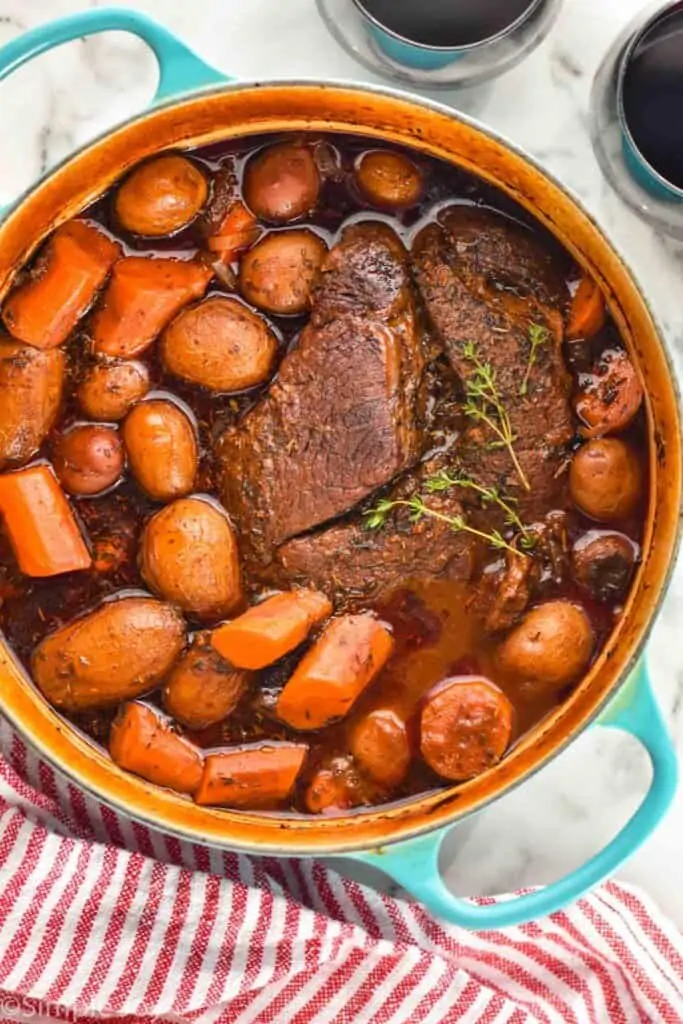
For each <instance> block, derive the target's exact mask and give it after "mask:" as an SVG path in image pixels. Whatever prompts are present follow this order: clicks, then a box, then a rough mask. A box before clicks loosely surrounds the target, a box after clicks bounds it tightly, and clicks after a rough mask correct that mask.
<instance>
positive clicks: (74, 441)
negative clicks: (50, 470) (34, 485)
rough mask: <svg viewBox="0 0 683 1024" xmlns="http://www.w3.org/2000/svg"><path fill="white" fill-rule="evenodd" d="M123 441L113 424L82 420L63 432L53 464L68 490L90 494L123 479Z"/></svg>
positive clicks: (54, 454)
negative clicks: (98, 424)
mask: <svg viewBox="0 0 683 1024" xmlns="http://www.w3.org/2000/svg"><path fill="white" fill-rule="evenodd" d="M125 461H126V460H125V455H124V451H123V444H122V442H121V438H120V436H119V432H118V430H116V429H115V428H114V427H106V426H96V425H95V424H92V425H91V424H79V425H77V426H75V427H72V428H71V429H70V430H69V431H67V433H66V434H62V435H61V436H60V437H59V438H58V440H57V442H56V443H55V446H54V451H53V460H52V462H53V465H54V468H55V472H56V474H57V476H58V478H59V482H60V483H61V485H62V487H63V488H64V490H65V491H67V492H68V493H69V494H73V495H75V496H76V497H90V496H92V495H94V494H101V493H102V491H106V490H108V489H109V488H110V487H113V486H114V484H115V483H116V482H117V481H118V480H120V479H121V476H122V475H123V470H124V466H125Z"/></svg>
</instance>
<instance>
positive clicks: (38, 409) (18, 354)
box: [0, 337, 66, 469]
mask: <svg viewBox="0 0 683 1024" xmlns="http://www.w3.org/2000/svg"><path fill="white" fill-rule="evenodd" d="M65 368H66V359H65V356H64V352H63V351H62V350H61V349H48V350H46V351H44V352H41V351H40V349H36V348H32V347H31V346H30V345H23V344H22V343H21V342H18V341H14V340H13V339H12V338H8V337H0V469H4V468H5V467H6V466H9V465H20V464H21V463H22V462H28V460H29V459H30V458H31V456H33V455H35V453H36V452H37V451H38V449H39V448H40V446H41V444H42V443H43V441H44V440H45V438H46V437H47V435H48V433H49V432H50V430H51V429H52V427H53V426H54V424H55V421H56V419H57V416H58V414H59V410H60V407H61V404H62V397H63V394H64V376H65Z"/></svg>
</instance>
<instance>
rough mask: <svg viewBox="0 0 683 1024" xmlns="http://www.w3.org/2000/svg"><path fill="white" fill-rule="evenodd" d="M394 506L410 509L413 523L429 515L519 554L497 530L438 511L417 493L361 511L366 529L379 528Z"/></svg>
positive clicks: (492, 545) (384, 500) (458, 531)
mask: <svg viewBox="0 0 683 1024" xmlns="http://www.w3.org/2000/svg"><path fill="white" fill-rule="evenodd" d="M395 508H409V509H410V511H411V516H410V520H411V522H413V523H419V522H420V520H421V519H424V517H425V516H430V517H431V518H432V519H439V520H440V521H441V522H443V523H448V525H449V526H450V527H451V529H453V530H455V531H456V532H457V533H469V534H471V535H472V536H473V537H478V538H479V539H480V540H485V541H486V543H487V544H490V545H491V547H494V548H496V549H499V550H505V551H511V552H512V554H513V555H519V554H520V552H519V551H518V550H517V549H516V548H513V546H512V545H511V544H508V542H507V541H506V540H505V538H504V537H503V535H502V533H501V532H500V531H499V530H491V532H490V533H486V532H485V531H484V530H477V529H475V528H474V526H470V524H469V523H468V522H467V520H466V519H465V517H464V516H463V515H457V516H449V515H446V514H445V513H444V512H438V511H437V510H436V509H434V508H430V507H429V505H427V504H426V503H425V501H424V498H421V497H420V496H419V495H414V496H413V497H412V498H402V499H399V500H397V501H390V500H389V499H388V498H382V500H381V501H379V502H378V503H377V505H375V507H374V508H371V509H368V511H367V512H364V513H363V515H365V517H366V520H367V522H366V526H367V527H368V529H369V530H379V529H381V528H382V527H383V526H384V524H385V523H386V521H387V518H388V516H389V513H390V512H391V511H392V510H393V509H395Z"/></svg>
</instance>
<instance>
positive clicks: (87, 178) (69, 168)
mask: <svg viewBox="0 0 683 1024" xmlns="http://www.w3.org/2000/svg"><path fill="white" fill-rule="evenodd" d="M301 130H314V131H324V132H334V131H344V132H352V133H356V134H359V135H365V136H367V137H369V138H375V139H385V140H391V141H392V142H396V143H402V144H404V145H408V146H413V147H415V148H416V149H419V150H421V151H423V152H424V153H427V154H429V155H430V156H434V157H438V158H441V159H445V160H448V161H451V162H453V163H455V164H458V165H460V166H461V167H463V168H464V169H466V170H468V171H470V172H473V173H475V174H478V175H479V176H481V177H482V178H484V179H485V180H486V181H488V182H490V183H491V184H493V185H495V186H496V187H498V188H499V189H501V190H502V191H503V192H505V193H507V194H508V195H509V196H511V197H512V198H513V199H515V200H516V201H517V202H519V203H521V205H522V206H524V207H526V208H527V209H528V210H530V211H531V212H532V213H533V214H535V216H536V217H537V219H538V220H539V221H540V222H541V223H542V224H544V225H545V226H546V227H547V228H549V229H550V231H551V232H553V234H554V235H555V236H556V237H557V238H558V239H559V240H560V241H561V242H562V244H563V245H564V246H565V247H566V248H567V249H568V250H569V251H570V252H571V253H572V255H573V256H574V257H575V258H576V260H577V261H578V262H579V263H580V264H582V265H583V267H584V268H585V269H586V270H587V271H588V273H589V274H590V275H592V276H593V277H594V278H595V280H596V281H598V282H599V284H600V285H601V287H602V289H603V291H604V294H605V296H606V298H607V301H608V303H609V306H610V309H611V312H612V315H613V317H614V319H615V321H616V324H617V326H618V327H619V329H620V331H621V334H622V337H623V340H624V343H625V345H626V347H627V348H628V350H629V352H630V354H631V356H632V358H633V359H634V360H635V362H636V363H637V365H638V367H639V369H640V373H641V376H642V379H643V382H644V384H645V388H646V393H647V410H648V422H649V445H650V465H651V467H652V472H651V493H650V505H649V515H648V520H647V525H646V529H645V538H644V548H643V562H642V565H641V567H640V570H639V573H638V576H637V579H636V581H635V584H634V586H633V589H632V592H631V595H630V597H629V600H628V603H627V605H626V609H625V612H624V615H623V617H622V619H621V621H620V623H619V626H618V628H617V629H616V630H615V632H614V634H613V635H612V637H611V638H610V640H609V641H608V643H607V644H606V645H605V647H604V649H603V650H602V653H601V655H600V657H599V659H598V660H597V661H596V663H595V664H594V666H593V668H592V669H591V672H590V674H589V675H588V676H587V677H586V678H585V679H584V681H583V682H582V684H581V685H580V686H579V687H578V688H577V689H576V690H575V692H574V693H573V694H572V696H571V697H570V699H569V700H567V701H566V702H565V703H564V704H563V705H562V706H561V707H560V708H558V709H557V711H555V712H554V713H553V714H552V715H551V716H550V717H548V718H547V719H546V720H544V722H543V723H542V724H541V725H540V726H539V727H537V728H536V729H535V730H534V731H533V732H531V733H529V734H528V735H527V736H525V738H524V740H523V741H522V742H521V743H520V744H519V745H518V746H517V747H516V748H515V749H514V750H513V751H512V752H511V754H510V755H509V756H508V757H507V758H506V759H505V760H504V761H503V762H502V764H500V765H499V766H498V767H496V768H494V769H492V770H491V771H489V772H487V773H486V774H484V775H481V776H479V777H478V778H476V779H474V780H472V781H471V782H469V783H467V784H465V785H461V786H459V787H457V788H454V789H451V790H442V791H440V792H438V793H436V794H431V795H429V796H423V797H420V798H416V799H413V800H411V801H410V802H408V803H403V804H401V805H394V806H389V807H383V808H380V809H373V810H369V811H367V812H363V813H355V814H353V815H350V816H348V817H339V818H327V819H326V818H308V819H305V818H297V817H295V816H290V815H276V814H273V815H269V816H256V815H253V814H246V813H237V812H230V811H224V810H213V809H209V808H201V807H198V806H196V805H194V804H193V803H191V802H190V801H189V800H187V799H185V798H183V797H180V796H178V795H176V794H174V793H172V792H170V791H166V790H162V789H159V788H156V787H154V786H152V785H149V784H148V783H146V782H144V781H142V780H140V779H138V778H136V777H134V776H132V775H128V774H126V773H124V772H122V771H121V770H119V769H118V768H117V767H116V766H115V765H114V764H113V763H112V762H111V761H110V760H109V759H108V757H107V756H106V755H105V754H104V753H100V752H98V751H97V750H96V749H94V748H93V747H92V746H91V745H90V744H89V743H88V742H87V741H86V740H85V739H83V738H82V737H81V736H80V735H79V734H77V733H76V732H75V731H73V730H72V729H71V728H70V727H69V725H68V724H67V723H66V722H65V721H64V720H63V719H62V718H60V717H59V716H58V715H56V714H55V713H54V712H53V711H52V709H51V708H50V707H49V706H48V705H47V704H46V703H45V702H44V701H43V699H42V698H41V697H40V695H39V694H38V692H37V691H36V690H35V689H34V687H33V686H32V684H31V683H30V682H29V681H28V680H27V678H26V677H25V676H24V674H23V672H22V671H21V670H20V669H19V668H18V666H17V664H16V662H15V661H14V659H13V657H12V655H11V653H10V652H9V651H8V650H7V648H3V647H0V711H1V712H2V713H3V714H4V715H5V716H6V717H7V718H8V719H9V720H10V721H11V722H12V723H13V724H14V726H15V727H16V728H17V729H18V730H19V732H20V733H21V734H22V735H23V736H24V737H25V738H26V739H27V740H28V741H29V742H30V743H31V744H32V746H33V747H34V748H35V749H36V750H37V751H38V752H39V753H40V754H41V755H42V756H44V757H46V758H47V759H49V760H50V761H51V762H52V763H53V764H54V765H56V766H57V767H58V768H60V769H61V770H62V771H63V772H65V773H66V774H67V775H68V776H69V777H70V778H71V779H73V780H74V781H75V782H76V783H78V784H79V785H81V786H83V787H84V788H86V789H87V790H89V791H91V792H92V793H94V794H96V795H97V796H98V797H99V798H101V799H102V800H104V801H106V802H107V803H109V804H111V805H114V806H116V807H118V808H122V809H123V810H124V811H126V812H127V813H128V814H130V815H131V816H133V817H135V818H137V819H140V820H143V821H146V822H148V823H150V824H152V825H154V826H156V827H158V828H160V829H163V830H165V831H168V832H173V833H176V834H178V835H182V836H185V837H188V838H190V839H193V840H197V841H205V842H210V843H214V844H218V845H222V846H226V847H230V848H233V849H244V850H251V851H254V852H270V853H280V854H294V853H320V854H323V853H339V852H341V851H350V850H359V849H368V848H372V847H376V846H382V845H385V844H386V843H389V842H393V841H396V840H398V839H402V838H408V837H409V836H412V835H415V834H417V833H419V832H422V831H426V830H429V829H432V828H436V827H438V826H442V825H445V824H447V823H451V822H455V821H457V820H458V819H460V818H462V817H463V816H464V815H466V814H468V813H471V812H472V811H473V810H475V809H477V808H480V807H481V806H482V805H483V804H484V803H486V802H488V801H490V800H492V799H493V798H495V797H496V796H498V795H500V794H502V793H503V792H505V791H506V790H507V789H509V788H510V787H511V786H513V785H516V784H518V783H519V782H521V781H522V780H523V779H524V778H525V777H526V776H528V775H529V774H530V773H531V772H532V771H534V770H536V769H538V768H539V767H540V766H542V765H543V764H544V763H545V762H547V761H548V760H549V759H550V758H551V757H553V755H554V754H556V753H557V752H558V751H559V750H560V749H561V748H562V747H563V746H565V745H566V744H567V743H568V742H569V741H570V740H571V739H572V738H573V737H574V736H576V735H577V734H578V733H579V732H580V731H581V730H582V729H583V728H584V727H585V726H586V724H587V723H588V722H589V721H590V720H591V719H592V718H594V717H595V715H596V714H597V713H598V712H599V711H600V709H601V708H602V707H603V706H604V705H605V703H606V702H607V701H608V700H609V698H610V697H611V696H613V694H614V693H615V691H616V690H617V688H618V687H619V686H620V685H621V684H623V683H624V682H625V681H626V679H627V678H628V675H629V672H630V670H631V669H632V668H633V666H634V664H635V662H636V660H637V657H638V655H639V654H640V653H641V652H642V648H643V645H644V642H645V639H646V637H647V633H648V631H649V629H650V627H651V625H652V622H653V618H654V615H655V614H656V611H657V608H658V605H659V603H660V601H661V599H662V597H663V594H664V591H665V588H666V583H667V580H668V576H669V572H670V569H671V566H672V562H673V557H674V554H675V548H676V542H677V532H678V521H679V510H680V495H681V430H680V422H679V411H678V402H677V395H676V389H675V385H674V384H673V376H672V372H671V370H670V367H669V364H668V361H667V357H666V354H665V351H664V349H663V346H662V341H661V339H660V337H659V334H658V331H657V328H656V325H655V324H654V322H653V320H652V317H651V314H650V312H649V310H648V307H647V305H646V303H645V301H644V299H643V297H642V295H641V293H640V291H639V289H638V287H637V285H636V284H635V282H634V280H633V278H632V276H631V274H630V273H629V271H628V269H627V268H626V267H625V265H624V264H623V262H622V260H621V259H620V257H619V255H618V254H617V253H616V252H615V251H614V249H613V248H612V247H611V246H610V244H609V243H608V242H607V241H606V240H605V238H604V236H603V235H602V233H601V232H600V230H599V229H598V227H597V226H596V225H595V223H594V222H593V221H592V220H591V219H590V217H588V216H587V214H586V213H585V212H583V211H582V210H581V209H580V207H578V206H577V204H576V202H575V201H574V200H573V199H572V198H570V197H569V196H568V195H567V193H566V192H565V191H564V190H563V189H562V188H561V187H560V186H559V185H557V184H556V183H554V182H553V181H552V180H551V179H549V178H548V177H546V176H545V175H544V174H543V173H542V172H541V171H540V170H538V169H537V168H536V167H534V166H533V165H532V164H531V163H529V162H528V160H527V159H526V158H524V157H523V156H521V155H519V154H517V153H516V152H514V151H513V150H511V149H510V148H509V147H508V146H507V145H505V144H503V143H502V142H501V141H499V140H498V139H496V138H495V137H492V136H491V135H489V134H488V133H486V132H485V131H483V130H482V129H480V128H478V127H475V126H473V125H471V124H468V123H466V122H464V121H461V120H459V119H458V117H457V116H456V115H454V114H452V113H449V112H448V111H446V110H445V109H440V108H438V107H436V106H432V105H429V104H427V103H424V104H423V103H422V102H421V101H418V100H414V101H413V100H410V99H407V98H404V97H401V96H400V95H395V94H392V93H390V92H381V91H376V92H375V91H368V90H367V89H361V88H354V87H351V86H334V85H325V86H323V85H315V84H311V83H306V84H302V85H297V84H281V85H280V84H272V85H265V86H248V85H240V86H228V87H225V88H223V89H220V90H218V91H215V92H209V93H206V92H205V93H200V94H196V95H194V96H191V97H190V98H187V99H184V100H182V101H180V102H176V103H173V104H170V105H168V106H166V107H161V108H158V109H156V110H154V111H152V112H151V113H148V114H146V115H143V116H142V117H140V118H138V119H136V120H135V121H133V122H130V123H128V124H127V125H125V126H123V127H121V128H119V129H117V130H115V131H113V132H111V133H110V134H108V135H107V136H106V137H104V138H103V139H101V140H98V141H96V142H95V143H93V144H91V145H90V146H88V147H87V148H86V149H84V150H82V151H81V152H80V153H79V154H78V155H76V156H75V157H73V158H72V159H71V160H69V161H68V162H66V163H65V164H63V165H62V166H61V167H59V168H58V169H57V170H56V171H54V172H53V173H52V174H51V175H50V176H49V177H48V178H47V179H46V180H44V181H43V182H42V183H41V184H40V185H39V186H38V187H36V188H35V189H34V190H32V191H31V192H30V193H29V194H28V195H27V196H26V197H25V198H24V200H23V201H22V202H21V203H20V204H19V205H18V207H17V208H16V209H15V210H14V211H13V212H12V213H11V215H10V216H9V217H8V218H7V219H6V220H5V221H4V223H3V224H2V225H1V226H0V300H1V299H2V298H3V297H4V296H5V294H6V292H7V290H8V288H9V287H10V285H11V282H12V279H13V276H14V274H15V272H16V270H17V268H19V267H21V266H22V264H24V263H25V261H26V260H27V259H28V258H29V256H30V255H31V253H32V251H33V250H34V249H35V248H36V246H37V245H38V244H39V243H40V242H41V241H42V239H43V238H44V237H45V236H46V235H47V234H48V233H49V232H50V231H52V230H53V229H54V228H55V227H56V226H57V225H58V224H60V223H62V222H63V221H65V220H67V219H69V218H70V217H73V216H74V215H76V214H77V213H78V212H79V211H80V210H81V209H83V208H84V207H85V206H87V205H88V204H89V203H91V202H92V201H93V200H94V199H95V198H97V197H98V196H99V195H101V194H102V193H103V192H104V191H106V189H108V188H109V187H110V186H111V185H112V184H113V183H114V182H115V181H116V180H117V179H118V178H120V177H121V175H122V174H123V173H124V172H125V171H126V170H127V169H128V168H130V167H131V166H132V165H134V164H135V163H137V162H138V161H139V160H141V159H143V158H144V157H147V156H149V155H150V154H152V153H154V152H156V151H158V150H162V149H167V148H170V147H184V146H187V147H190V146H200V145H205V144H209V143H212V142H218V141H220V140H222V139H229V138H236V137H240V136H244V135H251V134H254V133H261V132H268V131H274V132H283V131H301Z"/></svg>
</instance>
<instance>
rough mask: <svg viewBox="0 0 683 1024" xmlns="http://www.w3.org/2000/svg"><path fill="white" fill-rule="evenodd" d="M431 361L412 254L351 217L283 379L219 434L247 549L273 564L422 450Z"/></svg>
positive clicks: (232, 506) (230, 499) (229, 500)
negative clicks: (285, 548)
mask: <svg viewBox="0 0 683 1024" xmlns="http://www.w3.org/2000/svg"><path fill="white" fill-rule="evenodd" d="M424 368H425V359H424V352H423V347H422V341H421V338H420V332H419V329H418V326H417V322H416V314H415V301H414V294H413V291H412V286H411V282H410V275H409V268H408V266H407V254H406V252H405V250H404V248H403V246H402V245H401V243H400V242H399V240H398V238H397V236H396V235H395V234H394V233H393V232H392V231H390V230H389V229H388V228H386V227H385V226H384V225H382V224H380V225H369V224H363V225H357V226H354V227H353V228H351V229H349V230H348V231H347V232H346V233H345V235H344V237H343V239H342V241H341V242H340V243H339V244H338V245H337V246H335V247H334V248H333V249H332V251H331V253H330V254H329V258H328V259H327V262H326V263H325V265H324V266H323V269H322V273H321V279H320V282H319V284H318V287H317V289H316V292H315V297H314V307H313V313H312V316H311V321H310V323H309V324H308V325H307V327H306V328H305V330H304V331H303V332H302V335H301V337H300V339H299V342H298V344H297V345H296V347H295V348H294V349H293V350H292V351H291V352H290V353H289V354H288V355H287V356H286V357H285V359H284V360H283V362H282V365H281V367H280V372H279V375H278V377H277V379H276V380H275V382H274V383H273V384H272V386H271V388H270V390H269V391H268V393H267V394H266V396H265V397H264V398H262V399H261V400H260V401H259V402H258V404H257V405H256V406H255V407H254V408H253V409H252V410H251V411H250V412H248V413H247V415H246V416H245V417H244V419H243V420H242V422H241V423H240V424H239V425H238V426H237V427H234V428H232V429H230V430H229V431H228V432H226V434H225V435H224V436H223V438H222V439H221V441H220V442H219V449H218V454H219V460H220V462H221V466H222V477H223V484H222V497H223V502H224V504H225V506H226V508H227V509H228V511H229V512H230V513H231V515H232V516H233V517H234V518H235V520H236V522H237V525H238V527H239V529H240V533H241V537H242V541H243V543H244V546H245V549H246V552H247V555H248V556H251V558H252V559H253V560H256V561H259V562H261V563H268V562H269V560H270V558H271V556H272V552H273V551H274V549H275V548H277V547H278V546H279V545H280V544H282V543H284V542H285V541H287V540H288V539H289V538H291V537H294V536H296V535H298V534H301V533H304V532H305V531H307V530H311V529H313V528H314V527H316V526H319V525H320V524H321V523H324V522H326V521H328V520H330V519H333V518H335V517H338V516H339V515H341V514H343V513H345V512H347V511H348V510H349V509H351V508H353V506H354V505H356V504H357V503H358V502H359V501H361V500H362V499H364V498H365V497H367V496H368V495H369V494H371V493H372V492H373V491H375V490H376V489H377V488H380V487H383V486H384V485H385V484H387V482H388V481H390V480H391V479H392V478H393V477H394V476H396V475H397V474H399V473H401V472H402V471H403V470H405V469H407V468H408V467H410V466H412V465H413V464H414V463H415V462H416V461H417V460H418V459H419V457H420V454H421V452H422V448H423V435H422V430H421V427H422V422H421V421H422V417H423V414H424V409H423V404H424V401H423V389H422V387H421V385H422V380H423V375H424Z"/></svg>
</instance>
